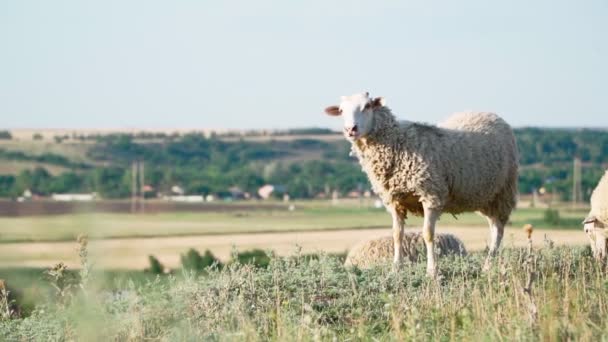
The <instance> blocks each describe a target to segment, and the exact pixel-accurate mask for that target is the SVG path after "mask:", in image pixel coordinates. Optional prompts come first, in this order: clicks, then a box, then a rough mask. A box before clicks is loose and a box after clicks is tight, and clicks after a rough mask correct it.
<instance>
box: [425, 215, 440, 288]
mask: <svg viewBox="0 0 608 342" xmlns="http://www.w3.org/2000/svg"><path fill="white" fill-rule="evenodd" d="M423 208H424V224H423V226H422V236H423V237H424V244H425V246H426V274H427V275H428V276H429V277H433V278H434V277H436V276H437V262H436V261H435V260H436V253H435V223H436V222H437V219H438V218H439V214H440V212H439V211H438V210H436V209H433V208H429V207H427V206H425V205H423Z"/></svg>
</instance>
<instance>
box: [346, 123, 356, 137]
mask: <svg viewBox="0 0 608 342" xmlns="http://www.w3.org/2000/svg"><path fill="white" fill-rule="evenodd" d="M344 130H345V131H346V133H348V135H350V136H353V135H355V133H357V125H354V126H353V127H351V128H344Z"/></svg>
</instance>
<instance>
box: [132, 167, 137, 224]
mask: <svg viewBox="0 0 608 342" xmlns="http://www.w3.org/2000/svg"><path fill="white" fill-rule="evenodd" d="M135 211H137V162H132V163H131V213H135Z"/></svg>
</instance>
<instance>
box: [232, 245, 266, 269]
mask: <svg viewBox="0 0 608 342" xmlns="http://www.w3.org/2000/svg"><path fill="white" fill-rule="evenodd" d="M236 259H237V260H236V261H237V262H238V263H240V264H243V265H245V264H249V265H254V266H256V267H261V268H266V267H268V264H270V257H269V256H268V254H266V252H264V251H263V250H261V249H252V250H250V251H244V252H240V253H237V255H236Z"/></svg>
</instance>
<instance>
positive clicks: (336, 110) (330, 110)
mask: <svg viewBox="0 0 608 342" xmlns="http://www.w3.org/2000/svg"><path fill="white" fill-rule="evenodd" d="M325 113H327V115H331V116H338V115H340V114H342V113H340V107H338V106H329V107H327V108H325Z"/></svg>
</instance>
